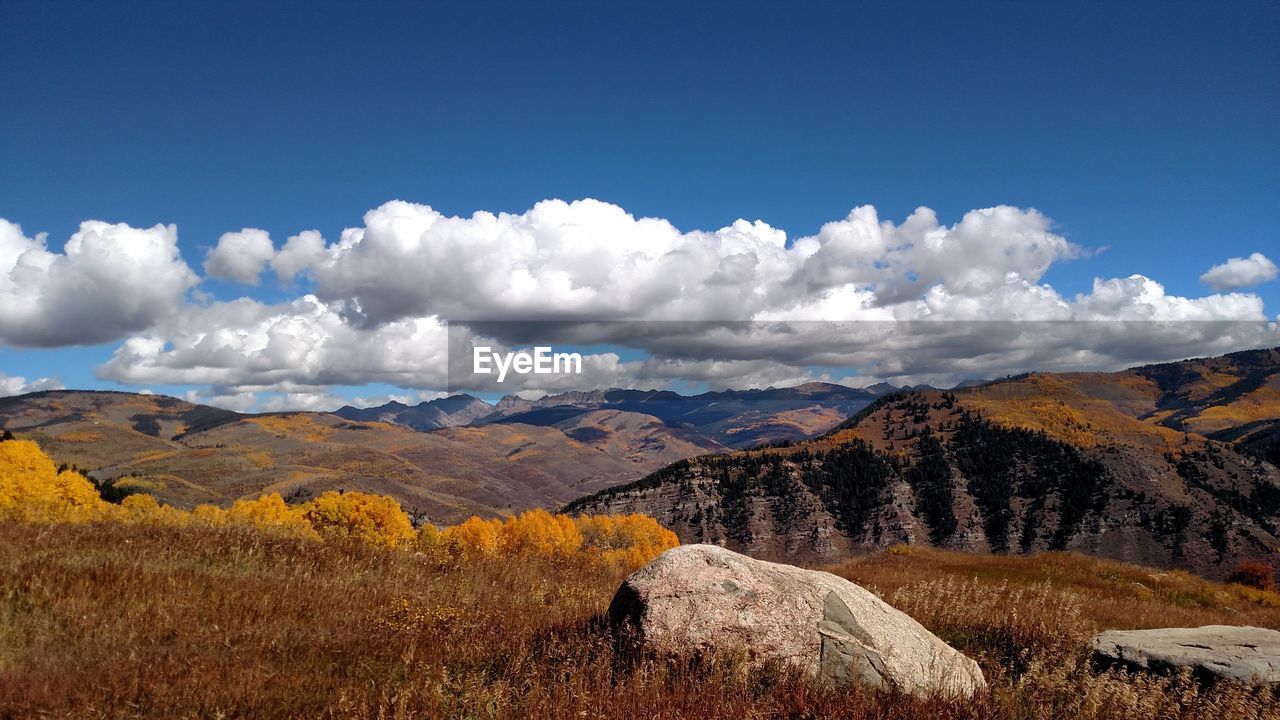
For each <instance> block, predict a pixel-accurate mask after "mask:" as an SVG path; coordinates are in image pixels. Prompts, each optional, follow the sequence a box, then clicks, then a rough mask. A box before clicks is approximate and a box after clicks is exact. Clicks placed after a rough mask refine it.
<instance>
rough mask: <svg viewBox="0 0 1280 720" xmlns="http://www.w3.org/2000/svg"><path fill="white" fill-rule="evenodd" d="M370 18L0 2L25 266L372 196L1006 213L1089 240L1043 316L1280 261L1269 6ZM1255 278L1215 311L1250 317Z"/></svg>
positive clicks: (508, 9) (747, 209) (26, 356)
mask: <svg viewBox="0 0 1280 720" xmlns="http://www.w3.org/2000/svg"><path fill="white" fill-rule="evenodd" d="M370 5H373V6H372V7H369V6H365V5H353V4H348V3H326V2H319V3H317V2H307V3H233V2H216V3H160V2H156V3H115V4H96V5H91V4H87V3H50V2H14V1H13V0H0V47H2V48H3V50H0V52H3V53H4V59H3V61H2V62H0V92H2V93H3V97H4V98H5V103H4V104H3V108H0V167H2V168H3V172H0V217H3V218H6V219H8V220H9V221H11V222H13V223H17V224H18V225H21V227H22V229H23V232H24V234H25V235H26V236H34V235H35V233H38V232H47V233H49V240H48V244H49V247H50V249H51V250H57V249H60V247H61V244H62V243H63V242H65V240H66V239H67V238H68V237H69V236H70V235H71V234H72V233H73V232H75V230H76V228H77V226H78V225H79V223H80V222H81V221H82V220H87V219H97V220H104V221H107V222H111V223H127V224H129V225H132V226H134V227H150V226H152V225H154V224H156V223H166V224H167V223H175V224H176V225H177V231H178V242H179V248H180V250H181V255H182V259H183V260H185V262H186V263H187V265H189V266H190V267H191V268H192V269H193V270H194V271H195V272H197V273H198V274H203V273H201V271H200V265H201V263H202V262H203V260H204V257H205V254H206V252H207V251H208V249H209V248H210V247H212V246H214V245H215V243H217V242H218V238H219V236H220V235H222V234H223V233H225V232H229V231H236V230H240V229H241V228H246V227H253V228H262V229H264V230H267V231H268V232H269V233H270V235H271V238H272V239H273V241H274V242H275V245H276V246H277V247H279V246H281V245H282V244H283V243H284V241H285V238H287V237H289V236H291V235H293V234H296V233H298V232H300V231H302V230H307V229H316V230H319V231H320V232H321V233H322V234H323V236H324V237H325V239H326V240H327V241H329V242H331V243H332V242H333V241H335V240H337V238H338V236H339V233H340V232H341V230H342V229H343V228H347V227H355V226H360V225H361V224H362V216H363V215H364V213H365V212H366V211H368V210H370V209H372V208H375V207H378V206H380V205H382V204H383V203H385V202H387V201H389V200H392V199H403V200H407V201H410V202H414V203H422V204H426V205H430V206H432V207H433V208H434V209H435V210H437V211H439V212H441V213H443V214H445V215H463V216H469V215H470V214H471V213H473V212H475V211H477V210H488V211H494V212H498V211H508V212H513V213H523V212H525V211H526V210H528V209H529V208H530V207H532V206H533V205H534V204H535V203H537V202H538V201H540V200H543V199H548V198H559V199H564V200H574V199H579V198H596V199H599V200H602V201H605V202H608V203H612V204H615V205H617V206H620V207H622V208H624V209H625V210H626V211H628V212H630V213H632V214H633V215H635V216H646V217H648V216H653V217H661V218H665V219H667V220H669V221H670V222H671V223H672V224H673V225H674V226H675V227H677V228H679V229H680V230H682V231H689V230H696V229H702V230H708V231H711V230H715V229H717V228H721V227H724V226H725V225H728V224H729V223H731V222H733V221H734V220H735V219H737V218H745V219H748V220H756V219H761V220H764V221H765V222H767V223H769V224H770V225H771V226H772V227H774V228H779V229H782V230H785V231H786V232H787V234H788V236H789V237H791V238H793V239H794V238H796V237H800V236H805V235H812V234H814V233H816V232H817V231H818V229H819V227H820V225H821V224H822V223H824V222H828V221H833V220H839V219H842V218H844V217H845V216H846V215H847V214H848V213H849V211H850V209H852V208H854V207H855V206H860V205H864V204H871V205H874V206H875V207H876V208H877V209H878V211H879V217H880V219H881V220H891V221H893V222H894V223H899V224H900V223H902V222H903V221H904V220H905V219H906V218H907V216H908V215H910V214H911V212H912V211H913V210H914V209H915V208H916V207H917V206H921V205H924V206H928V207H930V208H933V209H934V210H935V211H936V213H937V217H938V220H939V221H940V222H941V223H942V224H944V225H950V224H953V223H957V222H959V221H960V220H961V218H962V217H963V216H964V214H965V213H967V212H968V211H970V210H972V209H975V208H987V207H991V206H994V205H1001V204H1007V205H1012V206H1016V207H1020V208H1036V209H1038V210H1039V211H1040V212H1042V213H1044V214H1045V215H1047V216H1048V217H1050V218H1052V220H1053V221H1054V223H1055V224H1054V225H1053V227H1052V230H1053V232H1054V233H1055V234H1057V235H1059V236H1061V237H1064V238H1066V239H1067V240H1069V241H1070V242H1071V243H1075V244H1076V245H1078V246H1082V247H1083V248H1087V249H1092V250H1095V251H1096V250H1098V249H1101V248H1105V250H1104V251H1102V252H1092V253H1085V254H1084V256H1083V257H1076V258H1075V259H1064V260H1061V261H1055V262H1054V263H1053V264H1052V266H1051V267H1050V268H1049V269H1048V271H1047V272H1046V273H1045V274H1044V276H1043V278H1042V279H1041V280H1040V281H1041V282H1044V283H1048V284H1050V285H1052V286H1053V288H1055V289H1056V290H1057V291H1058V292H1059V293H1061V294H1062V295H1063V296H1068V297H1069V296H1072V295H1074V294H1076V293H1087V292H1089V290H1090V288H1091V286H1092V283H1093V280H1094V278H1095V277H1101V278H1123V277H1126V276H1129V275H1131V274H1134V273H1140V274H1142V275H1144V276H1147V277H1150V278H1153V279H1154V280H1156V281H1158V282H1159V283H1161V284H1162V285H1163V287H1164V289H1165V291H1166V292H1167V293H1169V294H1170V295H1177V296H1186V297H1193V298H1194V297H1200V296H1204V295H1206V294H1208V293H1210V292H1211V290H1209V289H1208V288H1206V287H1205V286H1204V285H1203V284H1202V283H1201V281H1200V280H1199V278H1200V275H1201V274H1202V273H1204V272H1205V271H1206V270H1208V269H1209V268H1210V266H1212V265H1215V264H1218V263H1222V262H1224V261H1225V260H1227V259H1228V258H1230V257H1246V256H1248V255H1250V254H1251V253H1254V252H1262V253H1265V254H1267V255H1269V256H1270V257H1271V258H1272V259H1278V258H1277V256H1278V255H1280V252H1278V251H1277V250H1276V248H1277V247H1280V244H1278V243H1277V242H1276V238H1277V231H1276V228H1277V225H1278V222H1277V221H1278V220H1280V192H1277V189H1278V188H1280V44H1277V43H1276V42H1275V38H1276V37H1277V36H1278V35H1280V5H1277V4H1276V3H1273V2H1239V3H1224V4H1208V3H1180V2H1169V3H1159V4H1154V3H1083V4H1060V3H1052V4H1051V3H1035V2H1020V3H992V4H989V5H985V6H984V7H983V8H982V9H976V8H973V7H963V6H962V5H961V4H959V3H912V4H902V3H898V4H889V3H885V4H875V5H872V4H865V5H863V4H854V3H810V4H806V5H804V6H800V7H797V6H796V4H794V3H743V2H735V3H696V4H695V3H660V2H653V3H643V4H642V3H629V4H622V5H620V6H615V5H616V4H611V3H561V4H557V5H554V6H548V5H545V4H538V5H535V4H530V3H511V4H489V3H449V4H428V3H406V4H397V3H376V4H370ZM310 282H311V281H310V280H309V279H307V278H302V279H301V280H299V281H297V282H296V283H294V284H292V285H288V286H282V285H281V284H280V283H277V282H275V281H274V279H271V278H269V277H267V278H264V281H263V282H262V283H261V284H260V285H258V286H256V287H254V286H246V285H244V284H240V283H235V282H228V281H222V280H217V279H205V280H203V281H202V282H200V284H199V286H198V287H197V288H195V290H194V291H195V292H196V293H198V294H199V297H198V298H196V299H195V300H194V302H211V301H219V300H232V299H235V298H238V297H242V296H246V297H250V298H255V299H257V300H260V301H262V302H267V303H271V302H281V301H286V300H288V299H290V298H293V297H296V296H297V295H298V294H299V293H300V292H303V291H305V290H307V289H309V287H310V286H309V283H310ZM1278 287H1280V283H1275V282H1270V283H1263V284H1261V285H1258V286H1256V287H1251V288H1247V289H1245V290H1244V292H1249V293H1253V294H1256V295H1257V296H1259V297H1260V298H1261V300H1262V301H1263V303H1264V304H1265V308H1266V313H1267V315H1268V316H1270V317H1272V318H1274V317H1275V316H1276V313H1277V311H1278V309H1280V290H1278V289H1277V288H1278ZM188 297H190V296H188ZM11 345H12V343H11ZM118 345H119V341H118V340H113V341H111V342H108V343H104V344H99V345H94V346H92V347H88V348H78V347H74V346H65V345H64V346H62V347H58V348H52V349H39V350H35V349H18V348H16V347H12V346H11V347H6V348H5V349H3V350H0V371H3V372H4V373H6V374H8V375H10V376H17V375H21V376H25V377H28V378H33V377H39V376H48V375H57V376H58V377H59V378H60V379H61V381H62V382H63V383H65V384H67V385H70V386H75V387H88V386H92V387H120V385H118V384H117V383H115V382H113V381H110V380H101V379H98V378H96V377H95V376H94V373H93V367H94V366H95V365H97V364H99V363H102V362H104V361H105V360H106V359H107V358H109V357H110V356H111V355H112V353H113V351H114V349H115V348H116V347H117V346H118ZM148 386H149V387H155V388H169V387H173V388H177V387H180V385H178V384H173V385H170V384H166V383H162V382H153V383H149V384H148ZM385 387H391V385H387V384H379V383H374V384H373V386H372V389H374V390H382V389H385ZM365 391H366V390H361V389H351V388H345V387H342V386H339V387H338V389H337V390H333V392H337V393H338V394H345V395H349V394H351V393H355V392H365Z"/></svg>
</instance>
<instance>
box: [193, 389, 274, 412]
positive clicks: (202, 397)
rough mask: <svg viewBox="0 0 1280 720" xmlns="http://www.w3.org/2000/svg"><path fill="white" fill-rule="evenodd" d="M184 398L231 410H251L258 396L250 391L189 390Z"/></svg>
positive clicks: (256, 402) (254, 406)
mask: <svg viewBox="0 0 1280 720" xmlns="http://www.w3.org/2000/svg"><path fill="white" fill-rule="evenodd" d="M184 399H185V400H186V401H187V402H189V403H196V404H199V405H212V406H213V407H219V408H222V409H223V410H231V411H232V412H252V411H254V410H256V409H257V407H258V397H257V395H254V394H253V393H251V392H238V393H218V392H201V391H198V390H189V391H187V393H186V396H185V397H184Z"/></svg>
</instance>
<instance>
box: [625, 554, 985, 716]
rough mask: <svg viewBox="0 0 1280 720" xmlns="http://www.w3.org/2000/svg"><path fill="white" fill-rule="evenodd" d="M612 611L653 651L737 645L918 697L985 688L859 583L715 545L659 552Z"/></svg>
mask: <svg viewBox="0 0 1280 720" xmlns="http://www.w3.org/2000/svg"><path fill="white" fill-rule="evenodd" d="M609 614H610V617H611V619H612V620H613V622H614V623H615V624H617V625H620V626H624V627H626V628H629V629H630V630H631V632H633V633H634V636H635V637H636V638H637V639H638V641H639V642H640V643H641V644H642V645H643V646H644V647H645V648H647V649H650V650H653V651H657V652H664V653H672V654H688V653H698V652H736V651H741V652H745V653H746V654H747V657H748V658H749V660H750V661H751V662H752V663H755V664H759V663H764V662H766V661H770V660H774V661H782V662H785V663H789V664H793V665H797V666H800V667H803V668H805V669H807V670H809V671H811V672H813V673H815V674H818V675H821V676H823V677H826V678H829V679H831V680H833V681H835V682H837V683H848V682H860V683H864V684H867V685H870V686H872V687H875V688H880V689H889V688H896V689H898V690H901V691H904V692H908V693H911V694H913V695H917V696H930V695H946V696H959V697H969V696H971V695H973V693H975V692H977V691H979V690H981V689H983V688H984V687H986V682H985V680H984V679H983V676H982V670H981V669H979V667H978V665H977V663H975V662H974V661H973V660H970V659H969V658H967V657H965V656H964V655H963V654H961V653H960V652H958V651H956V650H955V649H954V648H952V647H951V646H949V645H947V644H946V643H945V642H943V641H942V640H940V639H939V638H938V637H936V636H935V635H933V634H932V633H930V632H929V631H928V630H926V629H925V628H924V627H923V626H922V625H920V623H918V622H916V621H915V620H913V619H911V618H910V617H909V616H907V615H906V614H905V613H902V612H900V611H898V610H896V609H894V608H893V607H890V606H889V605H888V604H887V603H885V602H884V601H883V600H881V599H880V598H878V597H876V595H874V594H873V593H871V592H869V591H867V590H865V589H863V588H861V587H859V586H858V585H856V584H854V583H852V582H850V581H848V580H845V579H843V578H840V577H837V576H835V575H832V574H830V573H825V572H820V571H816V570H805V569H802V568H798V567H794V566H790V565H781V564H777V563H770V562H764V561H761V560H754V559H752V558H749V557H747V556H745V555H740V554H738V553H735V552H732V551H730V550H726V549H724V548H721V547H717V546H714V545H683V546H680V547H677V548H674V549H672V550H668V551H667V552H665V553H663V554H662V555H661V556H659V557H658V558H657V559H656V560H654V561H653V562H651V563H649V564H648V565H646V566H645V567H643V568H641V569H640V570H638V571H636V572H635V573H634V574H632V575H631V576H630V577H628V578H627V580H626V581H625V582H624V583H623V584H622V587H621V588H619V589H618V592H617V594H616V595H615V596H614V598H613V602H612V604H611V605H610V607H609Z"/></svg>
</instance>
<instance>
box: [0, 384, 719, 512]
mask: <svg viewBox="0 0 1280 720" xmlns="http://www.w3.org/2000/svg"><path fill="white" fill-rule="evenodd" d="M0 426H3V427H6V428H8V429H10V430H12V431H14V432H15V433H17V434H18V435H19V436H22V437H28V438H30V439H33V440H36V441H37V442H39V443H40V445H41V446H42V447H43V448H44V449H45V450H46V452H48V453H49V455H50V456H51V457H53V458H54V459H55V460H56V461H57V462H60V463H68V464H73V465H76V466H78V467H80V468H82V469H83V470H85V471H87V472H89V473H91V474H92V475H93V476H95V477H96V478H98V479H99V480H113V479H117V478H124V479H122V480H121V481H120V483H121V485H122V486H131V487H133V488H134V489H138V490H142V491H145V492H148V493H151V494H153V495H155V496H156V497H157V498H159V499H160V500H162V501H164V502H167V503H170V504H174V505H177V506H180V507H191V506H194V505H196V504H198V503H204V502H211V503H216V504H224V505H225V504H228V503H230V502H231V501H233V500H235V499H237V498H240V497H246V496H256V495H258V494H260V493H262V492H279V493H281V495H283V496H284V497H286V498H287V499H291V500H302V499H307V498H310V497H313V496H315V495H317V494H319V493H320V492H323V491H325V490H330V489H350V490H364V491H369V492H377V493H384V494H388V495H391V496H393V497H395V498H396V499H397V500H399V501H400V502H401V503H402V504H403V505H404V506H405V508H406V509H407V510H409V511H410V512H412V513H415V514H417V515H419V516H425V517H428V518H430V519H431V520H433V521H436V522H454V521H457V520H460V519H463V518H465V517H467V516H469V515H471V514H480V515H484V516H492V515H505V514H509V513H511V512H515V511H519V510H524V509H529V508H534V507H546V506H553V505H558V504H561V503H565V502H568V501H570V500H572V499H574V498H576V497H579V496H581V495H583V494H586V493H590V492H594V491H597V490H600V489H603V488H606V487H609V486H611V485H615V484H618V483H623V482H628V481H630V480H634V479H636V478H639V477H642V476H644V475H645V474H646V473H648V472H651V471H653V470H655V469H657V468H660V467H662V466H664V465H667V464H669V463H671V462H673V461H675V460H678V459H680V458H684V457H689V456H692V455H699V454H704V453H707V452H717V451H720V450H722V449H723V448H721V446H719V445H718V444H716V443H715V442H714V441H711V440H708V439H706V438H702V437H700V436H697V435H696V434H694V433H687V432H684V431H680V430H677V429H670V428H667V427H666V425H665V424H664V423H662V422H661V421H660V420H658V419H657V418H654V417H652V416H643V415H639V414H637V413H618V412H614V411H598V412H594V413H588V414H584V415H582V416H579V417H577V418H575V419H574V420H572V421H569V422H566V423H564V424H563V427H554V426H534V425H525V424H519V423H509V424H496V425H487V426H482V427H455V428H446V429H443V430H439V431H435V432H417V431H414V430H412V429H410V428H407V427H402V426H398V425H392V424H388V423H382V422H352V421H349V420H345V419H343V418H340V417H337V416H336V415H331V414H327V413H279V414H266V415H240V414H236V413H232V412H228V411H224V410H218V409H216V408H208V407H203V406H199V405H193V404H191V403H186V402H183V401H181V400H177V399H175V398H167V397H161V396H154V395H133V394H129V393H110V392H82V391H54V392H46V393H37V394H33V395H27V396H22V397H17V398H5V399H2V400H0Z"/></svg>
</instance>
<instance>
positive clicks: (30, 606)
mask: <svg viewBox="0 0 1280 720" xmlns="http://www.w3.org/2000/svg"><path fill="white" fill-rule="evenodd" d="M828 569H830V570H832V571H833V572H836V573H837V574H840V575H843V576H845V577H848V578H851V579H853V580H855V581H857V582H859V583H861V584H863V585H865V586H867V587H870V588H873V589H874V590H875V591H877V592H879V593H881V594H882V595H883V596H884V597H885V598H886V599H888V600H889V601H890V602H892V603H893V604H895V605H896V606H898V607H899V608H901V609H902V610H905V611H906V612H908V613H910V614H912V615H913V616H914V617H916V618H917V619H918V620H920V622H922V623H923V624H924V625H925V626H927V627H929V628H930V629H931V630H933V631H934V632H936V633H938V634H939V635H940V636H941V637H943V638H944V639H946V640H947V641H949V642H951V643H952V644H954V645H955V646H957V647H958V648H959V649H961V650H963V651H964V652H966V653H968V654H970V655H971V656H972V657H974V658H975V659H977V660H978V661H979V662H980V663H981V665H982V667H983V670H984V672H985V673H986V675H987V678H988V680H989V681H990V689H989V691H988V692H987V693H985V694H983V695H981V696H979V697H977V698H975V699H973V700H970V701H964V702H961V701H944V700H935V701H917V700H912V699H910V698H907V697H904V696H900V695H895V694H891V693H874V692H871V691H867V690H863V689H860V688H856V687H855V688H848V689H838V688H832V687H827V686H824V685H823V684H821V683H819V682H817V681H814V680H809V679H807V678H805V677H802V676H800V675H798V674H796V673H794V672H789V671H787V670H786V669H782V668H772V669H766V670H764V671H760V672H744V671H743V670H742V668H741V666H740V664H739V663H738V662H737V661H736V660H735V658H731V657H728V658H703V659H701V660H698V661H684V662H672V661H667V660H663V659H660V658H644V657H623V656H620V654H619V653H617V652H615V650H614V646H613V643H612V642H611V638H610V634H609V631H608V628H607V624H606V623H605V622H604V620H603V613H604V611H605V609H606V608H607V606H608V603H609V600H610V598H611V596H612V594H613V591H614V590H615V588H616V587H617V585H618V583H619V582H620V581H621V580H622V578H623V577H624V576H625V574H626V568H625V566H623V565H620V564H618V563H606V562H603V561H602V560H601V558H600V557H598V556H593V555H588V554H582V553H576V554H562V555H548V554H546V553H539V552H528V553H525V554H524V555H521V556H519V557H505V558H503V557H497V556H487V555H483V554H473V555H470V556H468V557H467V558H466V559H461V560H459V559H454V560H442V559H441V557H440V556H439V555H437V554H433V553H430V552H422V551H407V550H405V549H394V548H384V547H379V546H376V545H371V544H368V543H357V542H336V541H335V542H325V543H319V542H314V541H312V540H308V539H306V538H302V537H291V536H288V535H284V534H279V533H264V532H261V531H260V530H258V529H255V528H253V527H249V526H236V525H227V526H200V525H163V524H142V523H121V522H110V521H107V522H101V521H95V522H81V523H52V524H49V523H31V522H18V521H6V522H2V523H0V716H4V717H14V718H29V717H59V718H197V717H199V718H274V717H281V718H329V717H332V718H435V717H446V718H489V717H495V718H524V717H551V718H579V719H580V718H726V719H729V718H734V719H737V718H766V717H783V718H829V717H830V718H841V717H849V718H922V717H929V718H1050V717H1071V718H1081V719H1083V718H1214V717H1223V718H1280V698H1278V697H1277V695H1276V693H1275V691H1274V690H1268V689H1254V688H1248V687H1244V686H1241V685H1236V684H1232V683H1218V684H1216V685H1214V686H1211V687H1203V686H1201V685H1199V684H1197V683H1196V682H1195V681H1194V680H1192V679H1191V678H1189V677H1187V676H1174V677H1159V676H1145V675H1129V674H1126V673H1123V672H1118V671H1102V670H1099V669H1095V668H1094V667H1093V666H1092V665H1091V663H1090V660H1089V656H1088V652H1087V641H1088V638H1089V636H1090V635H1091V634H1092V633H1094V632H1096V631H1097V630H1099V629H1103V628H1123V627H1149V626H1166V625H1201V624H1208V623H1227V624H1253V625H1259V626H1265V627H1273V628H1274V627H1280V597H1278V596H1277V595H1276V594H1274V593H1272V592H1267V591H1260V590H1255V589H1251V588H1246V587H1243V586H1240V585H1223V584H1216V583H1211V582H1208V581H1204V580H1200V579H1198V578H1195V577H1192V576H1189V575H1186V574H1183V573H1178V572H1157V571H1152V570H1146V569H1142V568H1136V567H1132V566H1125V565H1120V564H1116V563H1111V562H1105V561H1098V560H1094V559H1089V558H1084V557H1080V556H1075V555H1060V554H1051V555H1039V556H1030V557H990V556H972V555H964V554H957V553H948V552H942V551H937V550H932V549H917V548H895V549H894V550H891V551H888V552H884V553H879V554H874V555H869V556H865V557H858V558H853V559H850V560H848V561H847V562H844V563H842V564H839V565H836V566H834V567H831V568H828Z"/></svg>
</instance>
